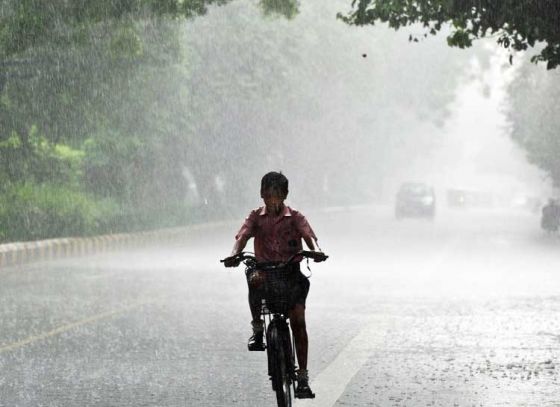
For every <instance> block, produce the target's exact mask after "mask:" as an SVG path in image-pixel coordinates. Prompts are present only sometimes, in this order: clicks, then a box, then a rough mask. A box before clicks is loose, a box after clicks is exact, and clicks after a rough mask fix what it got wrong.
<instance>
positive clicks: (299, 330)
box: [290, 304, 309, 370]
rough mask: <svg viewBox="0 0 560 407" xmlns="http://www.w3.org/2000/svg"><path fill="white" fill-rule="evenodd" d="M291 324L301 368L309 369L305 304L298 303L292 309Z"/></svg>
mask: <svg viewBox="0 0 560 407" xmlns="http://www.w3.org/2000/svg"><path fill="white" fill-rule="evenodd" d="M290 325H291V327H292V332H293V334H294V339H295V342H296V355H297V360H298V364H299V368H300V369H302V370H307V351H308V348H309V341H308V338H307V327H306V325H305V305H303V304H296V305H295V306H294V307H293V308H292V309H291V310H290Z"/></svg>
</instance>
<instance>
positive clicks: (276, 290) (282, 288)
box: [263, 269, 293, 314]
mask: <svg viewBox="0 0 560 407" xmlns="http://www.w3.org/2000/svg"><path fill="white" fill-rule="evenodd" d="M292 275H293V273H292V271H291V270H289V269H275V270H267V271H266V277H265V280H264V304H263V305H265V311H266V310H268V312H270V313H272V314H286V313H287V312H288V310H289V309H290V307H291V303H290V302H291V297H290V293H291V292H290V278H291V276H292Z"/></svg>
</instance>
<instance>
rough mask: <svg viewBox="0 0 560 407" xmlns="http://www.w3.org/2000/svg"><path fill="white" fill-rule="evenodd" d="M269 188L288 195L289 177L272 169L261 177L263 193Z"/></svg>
mask: <svg viewBox="0 0 560 407" xmlns="http://www.w3.org/2000/svg"><path fill="white" fill-rule="evenodd" d="M268 189H272V190H274V191H278V192H280V193H281V194H282V195H288V178H286V176H285V175H284V174H282V173H281V172H275V171H271V172H269V173H267V174H265V175H264V177H262V179H261V194H263V193H264V192H265V191H266V190H268Z"/></svg>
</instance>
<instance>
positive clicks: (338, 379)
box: [295, 317, 391, 407]
mask: <svg viewBox="0 0 560 407" xmlns="http://www.w3.org/2000/svg"><path fill="white" fill-rule="evenodd" d="M390 325H391V321H390V320H389V319H388V318H387V317H378V318H374V319H372V320H370V322H369V323H368V324H367V325H366V326H365V328H364V329H362V331H361V332H360V333H359V334H358V335H357V336H356V337H354V339H352V340H351V341H350V343H349V344H348V345H347V346H346V347H345V348H344V349H343V350H342V352H340V353H339V354H338V356H337V357H336V359H335V360H334V361H333V362H331V364H330V365H329V366H327V368H326V369H324V370H323V371H322V372H321V373H319V375H317V377H316V378H315V379H314V380H312V381H311V388H312V389H313V391H314V392H315V394H316V397H315V398H314V399H311V400H297V399H296V400H295V405H297V406H298V407H299V406H314V407H329V406H333V405H334V404H335V403H336V401H337V400H338V398H339V397H340V396H341V395H342V394H343V393H344V391H345V389H346V386H347V385H348V383H349V382H350V380H352V378H353V377H354V376H355V375H356V373H358V371H359V370H360V369H361V367H362V366H363V365H364V363H365V362H366V361H367V359H368V358H369V356H370V355H371V353H372V351H373V350H374V349H376V348H378V347H380V346H381V345H382V344H383V342H384V341H385V337H386V335H387V331H388V328H389V326H390Z"/></svg>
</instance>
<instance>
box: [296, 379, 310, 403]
mask: <svg viewBox="0 0 560 407" xmlns="http://www.w3.org/2000/svg"><path fill="white" fill-rule="evenodd" d="M295 396H296V399H314V398H315V393H313V392H312V391H311V388H310V387H309V382H308V381H307V380H301V379H300V380H298V384H297V387H296V393H295Z"/></svg>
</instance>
